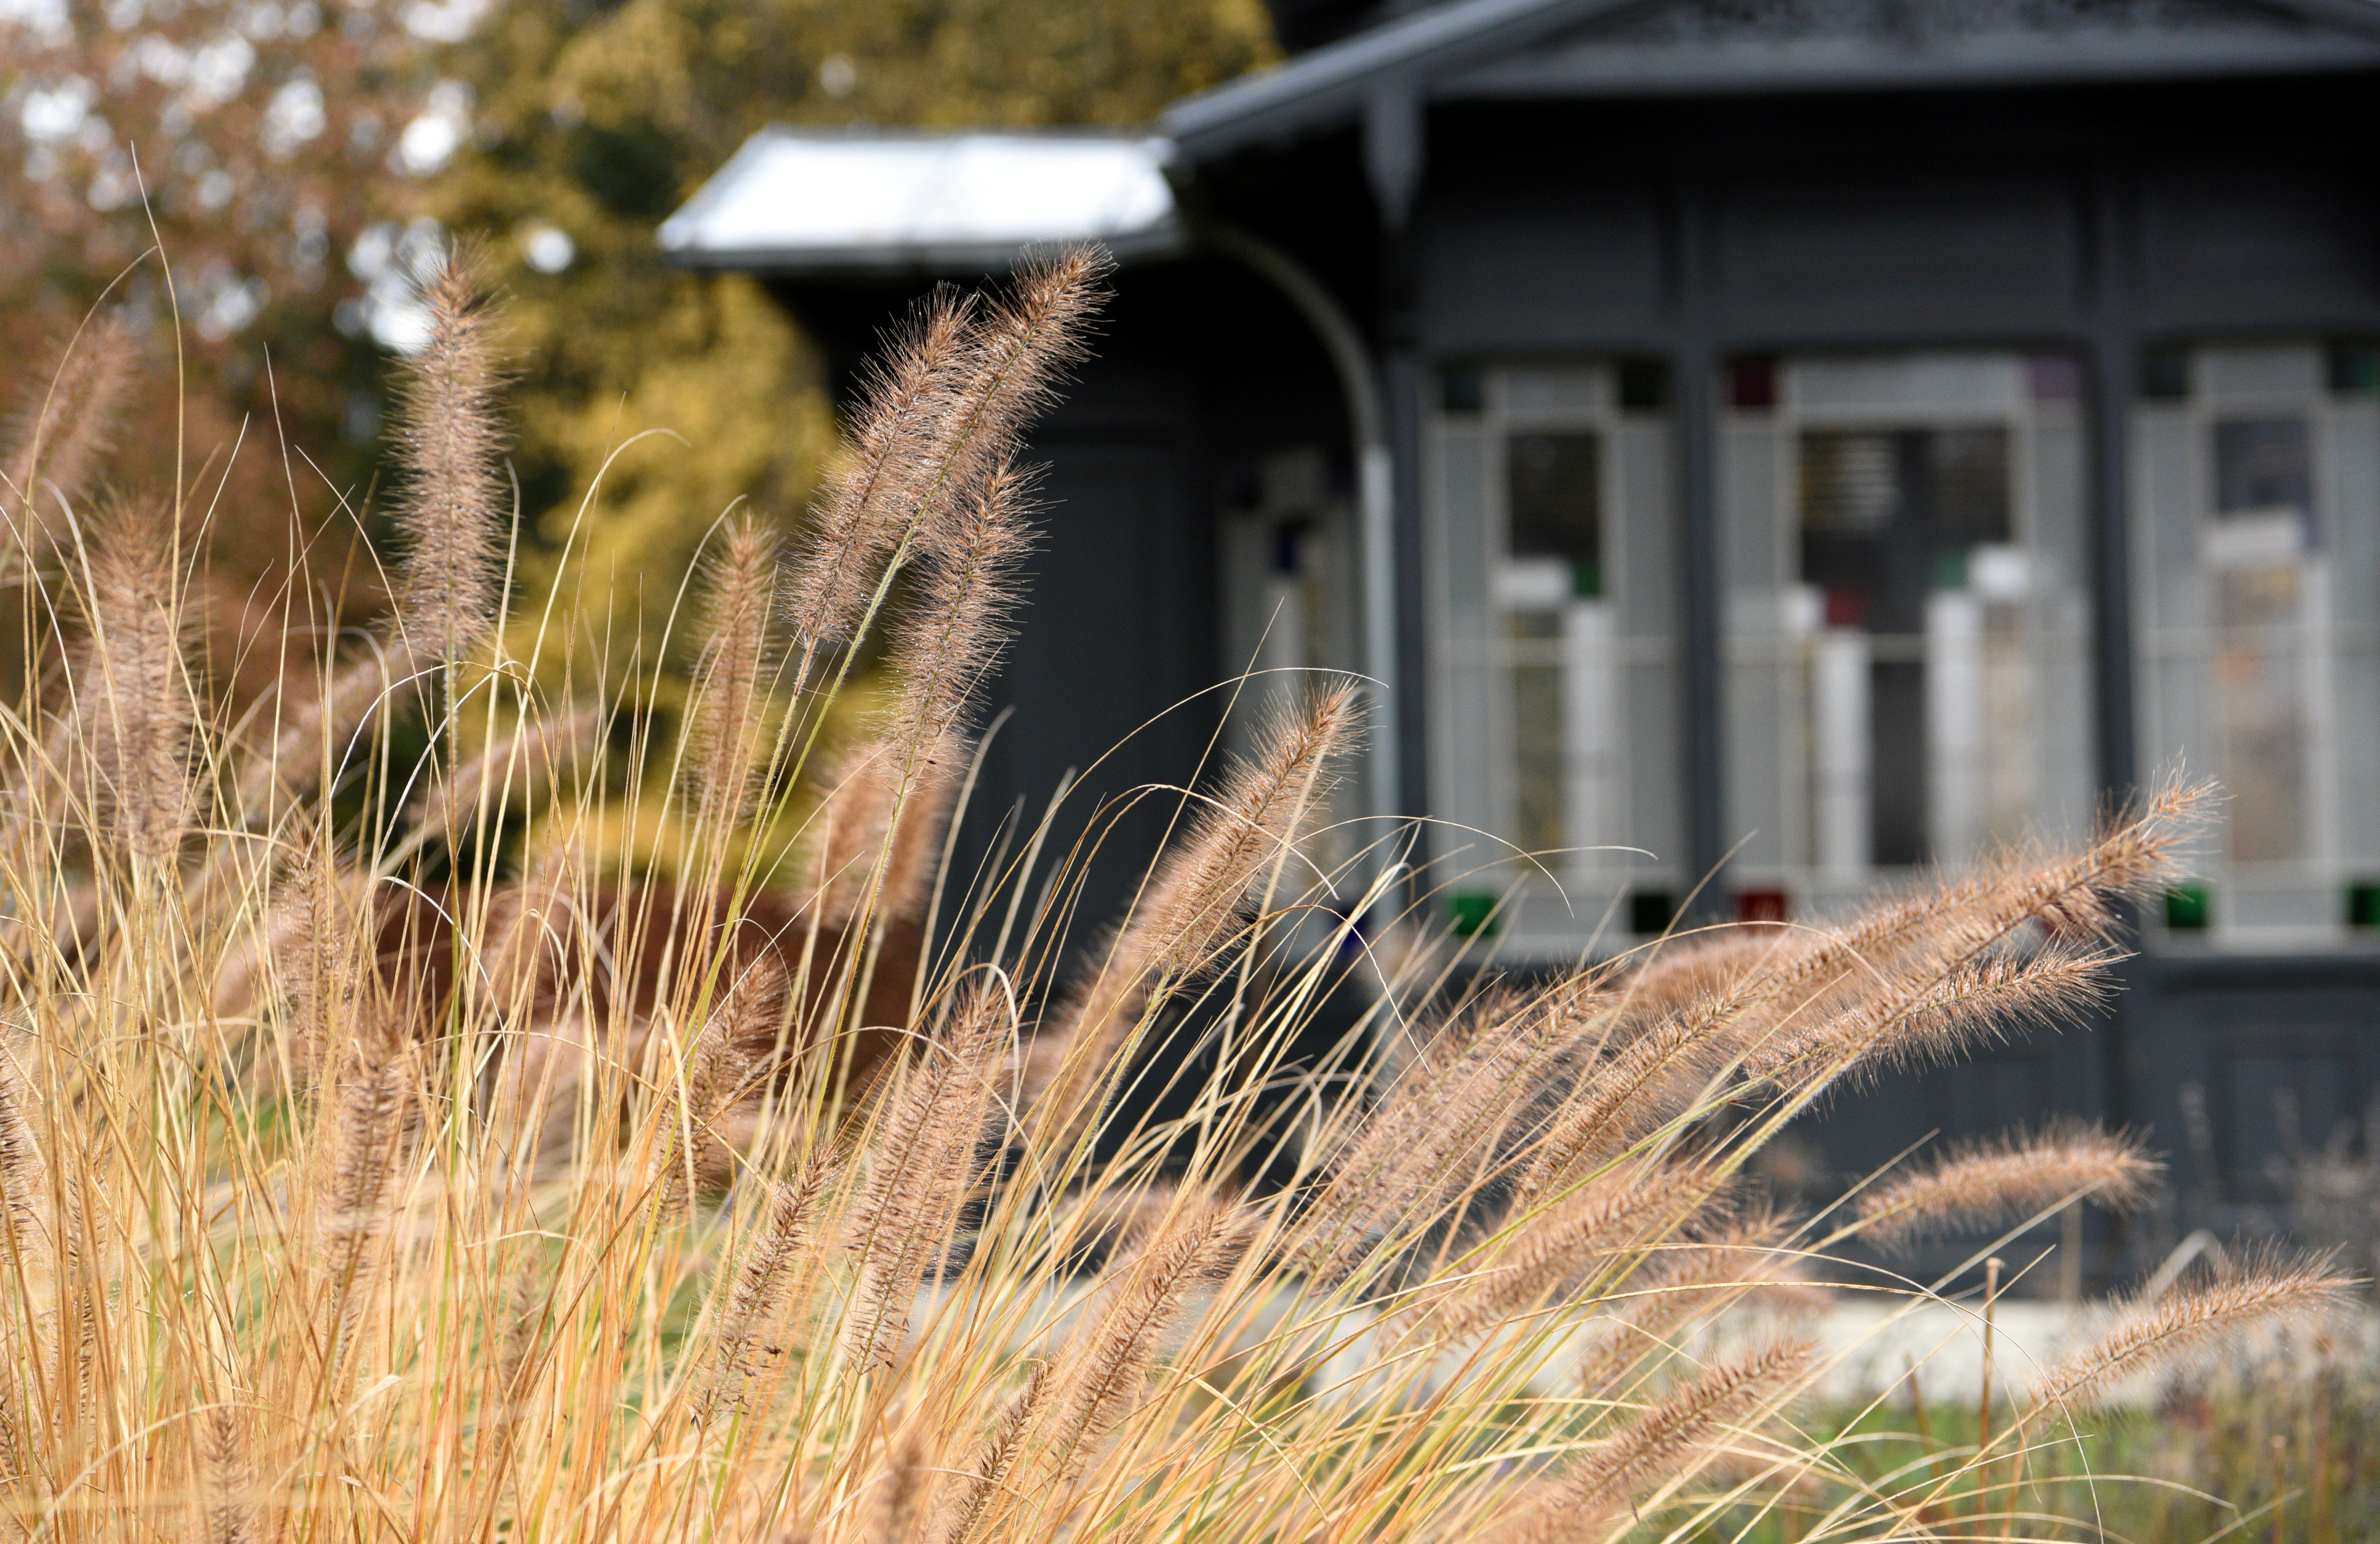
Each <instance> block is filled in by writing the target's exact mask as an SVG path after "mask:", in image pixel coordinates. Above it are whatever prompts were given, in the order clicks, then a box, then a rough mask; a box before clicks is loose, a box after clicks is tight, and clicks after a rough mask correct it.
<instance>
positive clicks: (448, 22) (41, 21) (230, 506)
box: [0, 0, 1275, 845]
mask: <svg viewBox="0 0 2380 1544" xmlns="http://www.w3.org/2000/svg"><path fill="white" fill-rule="evenodd" d="M1274 56H1275V50H1274V46H1273V42H1272V34H1271V29H1270V23H1269V18H1268V17H1267V15H1266V13H1265V10H1264V7H1263V5H1262V4H1261V0H625V3H621V4H608V5H607V4H602V3H601V0H295V3H288V0H0V344H5V346H6V348H7V350H8V356H7V357H8V359H10V360H11V361H13V362H14V368H13V369H12V370H11V371H9V373H10V374H11V375H13V376H14V377H15V379H14V382H13V384H14V387H15V389H16V395H17V396H18V399H19V400H22V399H25V398H27V397H28V396H37V395H38V394H39V392H40V390H41V388H42V386H44V385H45V384H46V380H47V375H46V372H47V369H48V365H49V361H50V359H51V357H52V350H53V348H54V347H55V343H56V342H57V341H58V340H60V339H63V338H64V337H65V336H66V335H67V334H69V333H71V332H72V331H73V329H74V328H75V327H76V326H77V325H78V324H79V322H81V321H82V320H83V319H84V317H85V316H86V315H87V314H88V313H89V312H90V310H91V308H92V307H93V305H94V304H95V303H98V302H99V301H100V300H101V299H102V297H103V292H104V295H105V298H106V302H107V304H108V305H109V306H111V307H114V308H116V309H117V310H119V311H120V313H121V314H122V315H123V316H124V317H125V319H126V320H127V321H128V322H130V324H131V325H132V326H133V328H134V329H135V330H136V331H137V332H139V333H140V334H141V336H142V338H143V345H144V349H145V352H146V353H147V355H148V356H149V359H148V364H149V368H148V369H147V371H145V372H144V381H143V386H142V389H141V394H140V397H139V399H138V400H137V402H136V403H135V405H134V407H133V410H132V412H131V413H130V414H129V415H128V422H127V424H126V427H125V429H124V431H123V432H122V433H121V434H120V435H119V439H120V440H121V442H122V444H123V445H124V446H125V447H126V450H127V451H128V454H127V455H124V456H118V457H117V458H116V460H115V467H116V469H117V473H118V475H119V476H120V477H122V478H123V479H124V480H126V481H127V482H128V483H135V484H137V485H139V486H142V487H162V486H166V485H169V483H170V480H171V478H172V476H173V475H174V467H175V464H176V463H175V444H176V422H177V419H176V384H175V355H174V347H173V344H174V339H173V334H172V332H171V329H170V328H169V327H168V326H166V325H164V323H165V322H166V320H167V317H168V315H169V312H170V310H171V309H172V308H171V306H170V305H169V296H168V294H167V291H166V287H165V285H164V269H163V268H162V267H161V265H160V264H159V263H157V262H156V261H154V260H153V258H152V259H149V260H147V261H144V260H143V254H145V253H148V252H150V250H151V249H152V234H151V227H150V219H151V215H152V213H153V215H154V217H155V222H156V229H157V237H159V238H161V239H162V242H163V245H164V249H165V251H166V252H167V253H168V254H170V256H171V259H172V274H173V278H174V284H175V286H176V287H175V292H174V295H173V297H171V298H175V299H178V302H179V306H180V313H181V316H182V318H183V321H184V323H185V327H184V342H185V344H186V346H187V348H188V361H187V369H186V380H187V391H186V392H185V393H184V394H183V397H182V404H181V410H182V411H183V412H185V413H186V414H187V426H188V427H187V432H186V434H185V435H184V438H185V440H186V441H187V446H188V450H187V465H188V468H189V469H190V474H191V475H190V476H189V477H188V481H189V483H190V484H191V485H193V486H194V487H195V488H196V489H197V491H198V492H199V493H200V506H201V507H202V508H204V509H208V510H211V511H212V514H211V516H210V518H211V522H212V529H213V530H214V532H215V534H216V541H215V543H214V546H215V555H216V559H217V561H216V565H215V572H214V576H213V578H212V581H211V584H210V587H209V589H208V590H207V591H206V592H205V594H204V597H203V598H204V599H205V600H206V601H207V602H209V611H208V616H209V620H210V623H211V624H212V626H213V629H214V632H215V636H216V638H218V639H219V640H220V642H221V643H222V644H223V645H225V646H238V645H240V644H242V643H248V644H252V643H253V642H254V641H255V640H256V639H258V638H261V637H265V636H269V635H270V632H271V630H272V629H273V628H275V627H277V626H279V619H278V614H277V613H276V612H274V611H273V609H272V608H271V607H269V606H266V607H260V606H258V605H256V604H254V603H252V602H250V601H249V596H251V595H257V594H261V595H263V596H265V597H267V598H268V599H269V598H271V597H272V596H273V594H274V592H275V590H276V589H277V587H278V585H279V582H280V579H281V578H282V577H285V574H286V571H287V568H288V565H287V564H286V563H285V557H286V555H287V554H289V553H292V552H294V551H297V550H298V549H299V548H300V547H301V546H303V547H304V548H305V550H307V551H309V552H310V553H311V554H312V557H313V562H312V565H311V566H310V569H309V570H308V571H307V577H306V584H307V586H308V588H309V589H310V590H311V591H312V592H314V593H315V594H317V595H321V596H323V597H325V598H327V599H330V600H332V601H333V603H334V604H335V605H336V606H337V608H338V610H339V611H340V613H341V615H342V617H343V619H345V620H346V621H350V622H353V621H358V620H361V619H362V618H363V617H365V616H366V615H368V614H370V612H371V611H372V610H373V609H375V608H376V606H377V604H378V602H379V601H380V595H379V592H378V587H377V586H376V584H375V583H373V582H372V574H373V569H372V565H371V563H370V553H368V552H365V551H362V550H359V549H358V547H357V546H356V545H355V542H354V538H355V537H356V536H357V535H358V533H361V534H365V535H376V534H377V531H376V530H375V529H374V527H373V522H372V517H371V505H372V498H371V494H372V490H373V487H374V476H375V468H376V466H377V464H378V458H379V455H380V451H381V448H382V447H381V444H380V439H381V428H382V423H383V417H384V412H383V409H384V406H385V402H384V397H385V383H384V381H383V376H384V373H385V370H386V365H387V362H388V360H389V359H390V358H391V357H392V356H393V355H394V354H395V352H398V351H402V350H403V349H405V348H407V346H411V345H412V344H413V343H414V341H415V340H416V338H417V336H418V335H419V328H420V325H421V316H420V312H419V308H418V307H417V306H416V305H415V302H414V298H413V295H412V289H411V275H412V274H413V272H414V268H415V262H416V261H417V260H418V259H419V257H420V256H421V255H422V254H423V252H424V251H425V249H428V248H430V247H431V246H432V245H436V244H443V243H446V242H450V241H461V242H464V243H466V244H468V245H470V246H472V247H475V248H476V249H478V252H479V256H480V262H481V266H482V267H483V268H484V270H485V271H486V277H487V278H488V279H489V280H490V281H491V282H492V284H493V285H494V286H496V287H497V288H498V289H499V290H500V291H502V292H503V293H504V296H505V298H506V300H507V308H506V320H507V326H508V331H509V339H508V347H509V352H510V358H511V360H512V365H513V368H514V370H515V371H516V377H517V379H516V389H515V390H514V391H513V392H512V393H511V401H512V404H513V410H514V411H515V413H516V422H515V423H514V425H513V432H514V455H513V465H514V468H515V471H516V476H517V477H518V480H519V486H520V491H521V506H522V507H521V536H522V548H523V551H522V563H521V566H520V569H519V574H518V577H519V581H520V583H521V585H522V587H523V588H524V589H525V590H529V591H531V592H535V591H538V590H550V591H552V592H553V594H554V596H555V598H556V600H557V601H558V602H559V603H560V604H561V605H562V606H563V607H564V608H565V612H575V613H576V614H577V616H578V618H579V619H580V620H581V621H582V622H583V623H584V627H583V629H582V630H581V632H580V634H579V636H580V637H582V638H588V639H593V638H606V639H607V640H608V642H609V644H610V656H609V657H610V660H611V662H612V663H613V664H615V665H616V664H620V663H625V662H626V660H627V659H629V658H631V657H635V658H637V659H639V660H640V661H641V662H642V663H643V664H644V665H646V666H647V667H650V666H651V665H653V664H656V663H658V664H660V665H662V667H663V674H662V680H661V682H660V691H661V700H660V701H659V702H658V703H657V704H656V705H658V706H662V707H664V708H665V707H666V706H667V699H668V697H669V696H670V693H671V687H672V685H673V677H674V675H675V673H676V671H677V670H678V669H681V668H682V667H683V665H684V664H685V663H686V660H685V659H684V658H682V657H681V658H679V659H676V660H671V659H668V658H665V657H663V655H662V651H661V650H659V648H658V645H659V642H660V639H659V637H658V633H659V628H660V626H661V625H662V621H663V619H664V618H665V617H666V615H667V614H668V612H669V609H670V604H671V602H672V601H673V599H674V596H675V595H676V593H677V591H678V588H679V584H680V580H681V579H682V577H684V575H685V574H686V569H687V565H688V564H689V562H690V560H691V559H692V557H693V556H694V554H695V553H696V551H697V549H698V546H699V544H700V543H701V541H702V540H703V538H704V537H705V535H706V534H707V533H708V532H709V531H710V529H712V528H713V526H714V524H715V522H716V521H717V519H718V517H720V516H721V515H722V514H723V513H724V512H726V511H727V510H728V509H729V508H730V507H731V506H733V505H736V504H737V503H738V502H739V501H747V502H748V505H749V506H750V507H752V508H754V509H755V510H757V511H758V512H759V514H760V515H761V516H762V517H764V518H766V519H768V520H771V521H772V522H777V523H781V524H785V525H791V524H793V523H795V522H796V521H797V520H798V519H799V518H800V516H801V513H802V511H803V509H804V507H805V505H807V498H808V494H809V490H810V487H811V484H812V483H813V481H814V480H815V479H816V477H817V475H818V473H819V471H820V468H821V466H822V464H823V463H824V461H825V458H826V457H827V456H828V455H829V454H830V453H831V452H832V446H833V443H834V423H833V419H832V405H831V403H830V402H829V400H828V396H827V393H826V390H825V387H824V383H823V382H822V381H821V380H820V372H819V371H818V369H817V365H816V361H815V360H814V359H812V358H811V356H810V355H809V353H808V351H807V349H806V347H805V345H804V343H803V340H802V338H801V336H800V334H799V332H798V330H797V329H796V327H795V324H794V323H793V322H792V320H791V319H790V318H789V317H787V316H786V315H785V314H784V313H783V310H781V309H780V308H778V307H777V306H776V305H775V304H774V302H772V301H771V299H770V298H769V297H768V296H767V295H766V293H765V292H764V291H762V290H761V289H760V287H759V286H757V285H755V284H754V283H753V282H752V281H750V280H749V279H747V278H743V277H740V276H718V277H710V276H702V275H695V274H683V273H678V272H674V271H673V270H670V269H668V268H666V267H664V266H663V265H662V261H661V259H660V254H659V252H658V250H657V249H656V246H655V233H656V228H657V227H658V225H660V223H661V222H662V219H664V218H665V217H666V216H667V215H668V214H669V213H671V212H672V211H673V210H674V209H675V208H677V207H678V206H679V205H680V204H681V203H683V202H684V201H685V200H686V198H687V197H689V196H690V195H691V194H692V193H693V192H694V190H695V189H696V188H698V186H699V185H700V184H701V182H702V181H703V180H704V179H705V178H706V177H708V176H710V175H711V174H712V173H713V172H715V171H717V170H718V169H719V167H720V166H721V165H722V164H724V163H725V162H726V160H727V158H728V157H729V156H730V155H731V154H733V153H734V152H735V149H736V147H737V146H738V145H740V144H741V143H742V142H743V141H744V140H745V139H746V138H747V136H748V135H750V134H751V133H752V132H753V131H754V130H756V129H758V128H762V127H763V126H765V125H768V124H770V123H794V124H808V125H817V126H833V127H841V126H865V125H871V124H872V125H883V126H904V127H956V126H962V125H981V126H1006V127H1018V128H1026V127H1044V126H1060V125H1112V126H1127V125H1135V124H1142V123H1146V122H1147V121H1148V120H1149V119H1151V118H1152V117H1153V116H1154V115H1156V113H1157V112H1158V111H1159V110H1160V108H1162V107H1163V106H1164V105H1165V104H1166V103H1168V102H1170V101H1172V100H1173V99H1174V98H1176V97H1178V96H1181V95H1183V94H1184V93H1185V92H1188V91H1196V90H1199V89H1201V88H1203V87H1206V86H1209V85H1213V84H1215V83H1217V82H1219V81H1221V80H1224V79H1229V78H1230V77H1232V76H1233V75H1236V74H1238V73H1240V72H1242V71H1244V70H1246V69H1249V68H1252V67H1257V66H1258V65H1261V64H1264V63H1266V62H1268V61H1269V60H1270V59H1271V58H1273V57H1274ZM144 190H145V192H146V196H147V203H146V207H145V208H144V206H143V202H142V194H143V191H144ZM119 275H121V279H120V282H115V284H114V287H112V288H111V287H109V286H110V285H111V282H112V281H117V280H118V279H119ZM284 445H286V447H287V453H286V455H285V454H284V451H283V449H282V447H283V446H284ZM235 446H237V447H238V453H237V456H233V454H232V453H233V450H234V447H235ZM226 468H228V471H226ZM202 469H203V475H200V472H201V470H202ZM599 480H600V486H599ZM590 490H592V492H591V494H590ZM582 517H583V519H582ZM574 529H575V531H576V534H575V536H574V535H573V532H574ZM565 547H567V549H568V551H569V553H571V554H572V555H573V556H575V557H577V558H579V559H583V565H579V564H577V563H574V564H572V565H569V572H571V573H572V574H573V575H574V576H575V577H574V578H573V580H572V582H571V583H569V584H567V585H565V586H562V587H560V588H559V589H555V588H554V587H555V586H556V583H557V580H559V579H560V578H561V577H563V575H564V573H565V567H564V565H563V563H562V561H561V560H562V558H563V556H564V553H565ZM358 581H360V582H358ZM632 617H637V618H641V619H642V630H641V631H638V630H637V629H633V628H630V627H627V626H624V624H625V622H626V621H627V620H628V619H629V618H632ZM631 651H635V652H634V653H633V654H632V652H631ZM272 652H273V657H274V658H278V657H279V654H278V651H277V650H274V651H272ZM680 652H681V654H682V653H683V650H680ZM217 657H218V659H221V658H223V657H224V654H223V653H222V652H221V651H220V650H219V652H218V655H217ZM583 663H585V662H584V660H583V659H582V664H583ZM252 674H253V675H254V676H255V684H257V685H259V686H261V685H262V684H264V683H266V682H269V680H270V679H271V675H272V671H271V669H270V668H269V667H267V668H262V669H261V670H256V671H254V672H253V673H252ZM652 835H653V833H645V834H644V835H643V836H640V837H637V838H632V840H633V841H635V842H636V843H637V845H644V844H645V843H646V842H648V841H649V840H650V838H651V837H652Z"/></svg>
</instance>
